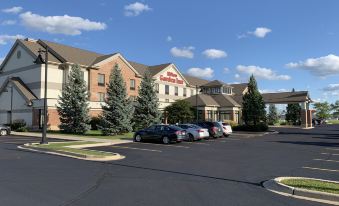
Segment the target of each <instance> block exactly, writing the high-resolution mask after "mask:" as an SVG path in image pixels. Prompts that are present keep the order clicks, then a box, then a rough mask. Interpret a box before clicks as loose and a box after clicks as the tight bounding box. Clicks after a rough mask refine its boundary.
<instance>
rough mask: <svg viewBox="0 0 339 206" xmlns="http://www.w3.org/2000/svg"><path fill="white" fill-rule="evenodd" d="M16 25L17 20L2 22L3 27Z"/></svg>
mask: <svg viewBox="0 0 339 206" xmlns="http://www.w3.org/2000/svg"><path fill="white" fill-rule="evenodd" d="M14 24H16V21H15V20H4V21H2V22H1V25H4V26H7V25H14Z"/></svg>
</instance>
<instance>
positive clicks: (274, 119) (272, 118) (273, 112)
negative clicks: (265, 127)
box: [267, 104, 279, 125]
mask: <svg viewBox="0 0 339 206" xmlns="http://www.w3.org/2000/svg"><path fill="white" fill-rule="evenodd" d="M267 120H268V124H269V125H274V124H276V123H278V121H279V115H278V110H277V107H276V106H275V105H274V104H270V106H269V107H268V115H267Z"/></svg>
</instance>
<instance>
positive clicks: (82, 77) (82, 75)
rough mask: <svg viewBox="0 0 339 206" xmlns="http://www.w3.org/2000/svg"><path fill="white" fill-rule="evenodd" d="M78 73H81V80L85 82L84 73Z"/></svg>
mask: <svg viewBox="0 0 339 206" xmlns="http://www.w3.org/2000/svg"><path fill="white" fill-rule="evenodd" d="M80 73H81V79H82V80H85V72H84V71H80Z"/></svg>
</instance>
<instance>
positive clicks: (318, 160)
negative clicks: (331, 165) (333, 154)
mask: <svg viewBox="0 0 339 206" xmlns="http://www.w3.org/2000/svg"><path fill="white" fill-rule="evenodd" d="M313 160H316V161H325V162H338V163H339V161H338V160H325V159H313Z"/></svg>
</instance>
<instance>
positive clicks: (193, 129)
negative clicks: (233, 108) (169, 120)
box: [177, 124, 210, 142]
mask: <svg viewBox="0 0 339 206" xmlns="http://www.w3.org/2000/svg"><path fill="white" fill-rule="evenodd" d="M177 126H178V127H181V128H183V129H185V130H186V132H187V136H188V141H191V142H193V141H194V140H201V139H206V138H209V137H210V134H209V132H208V129H205V128H202V127H200V126H198V125H195V124H178V125H177Z"/></svg>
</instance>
